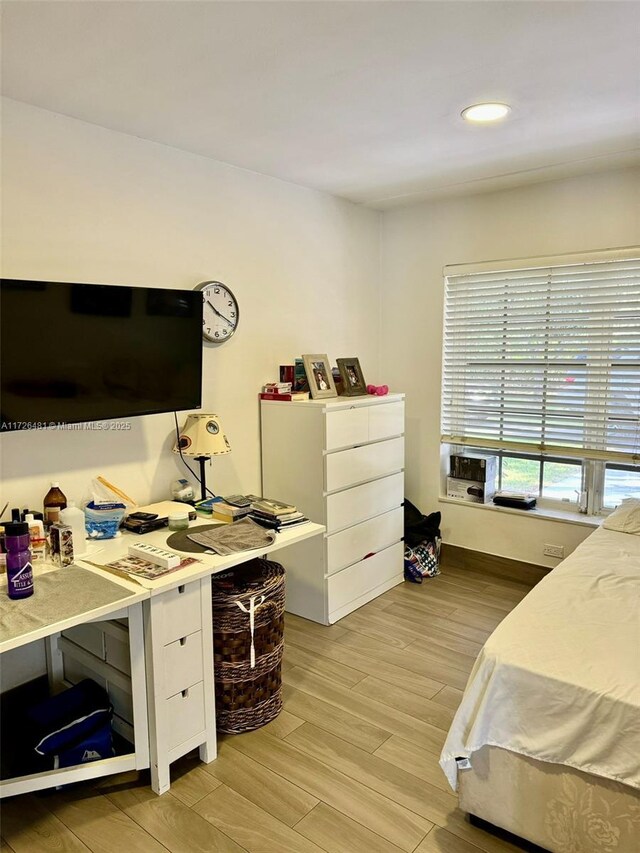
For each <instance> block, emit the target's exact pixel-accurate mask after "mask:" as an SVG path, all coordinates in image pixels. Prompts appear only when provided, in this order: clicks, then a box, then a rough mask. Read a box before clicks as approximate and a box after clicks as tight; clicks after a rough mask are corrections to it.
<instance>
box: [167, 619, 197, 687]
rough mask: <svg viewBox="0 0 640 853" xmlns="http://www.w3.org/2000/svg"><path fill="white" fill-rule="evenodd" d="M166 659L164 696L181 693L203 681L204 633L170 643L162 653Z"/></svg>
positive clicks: (190, 635)
mask: <svg viewBox="0 0 640 853" xmlns="http://www.w3.org/2000/svg"><path fill="white" fill-rule="evenodd" d="M162 654H163V657H164V695H165V697H167V698H169V697H170V696H173V695H175V694H176V693H179V692H180V691H181V690H184V689H185V688H187V687H191V685H192V684H196V682H198V681H202V679H203V671H202V631H196V633H195V634H189V635H188V636H186V637H181V638H180V639H179V640H175V641H174V642H173V643H169V645H168V646H165V647H164V649H163V651H162Z"/></svg>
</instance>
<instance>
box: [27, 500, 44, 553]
mask: <svg viewBox="0 0 640 853" xmlns="http://www.w3.org/2000/svg"><path fill="white" fill-rule="evenodd" d="M24 520H25V522H26V523H27V524H28V525H29V547H30V549H31V559H32V560H33V562H34V563H35V562H38V561H39V562H42V561H43V560H44V558H45V557H46V555H47V540H46V538H45V535H44V524H43V523H42V522H41V521H40V519H39V518H34V516H33V515H32V514H31V513H30V512H28V513H27V514H26V515H25V517H24Z"/></svg>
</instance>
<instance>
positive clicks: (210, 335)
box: [196, 281, 239, 344]
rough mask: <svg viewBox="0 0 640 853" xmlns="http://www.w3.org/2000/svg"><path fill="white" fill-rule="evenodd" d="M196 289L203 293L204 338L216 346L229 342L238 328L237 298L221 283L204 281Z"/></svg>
mask: <svg viewBox="0 0 640 853" xmlns="http://www.w3.org/2000/svg"><path fill="white" fill-rule="evenodd" d="M196 289H197V290H201V291H202V301H203V305H202V337H203V338H204V339H205V341H211V342H212V343H214V344H221V343H223V342H224V341H228V340H229V338H230V337H231V335H232V334H233V333H234V332H235V330H236V329H237V328H238V316H239V311H238V302H237V300H236V298H235V296H234V295H233V293H232V292H231V291H230V290H229V288H228V287H227V286H226V284H222V282H220V281H203V282H202V284H199V285H198V286H197V288H196Z"/></svg>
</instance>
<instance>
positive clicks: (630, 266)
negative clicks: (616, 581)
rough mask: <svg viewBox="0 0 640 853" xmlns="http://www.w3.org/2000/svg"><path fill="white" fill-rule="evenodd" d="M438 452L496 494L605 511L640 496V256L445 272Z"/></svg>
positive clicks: (637, 252) (636, 252) (612, 254)
mask: <svg viewBox="0 0 640 853" xmlns="http://www.w3.org/2000/svg"><path fill="white" fill-rule="evenodd" d="M445 283H446V298H445V319H444V354H443V381H442V441H443V442H445V443H448V444H454V445H466V446H471V447H475V448H480V449H483V450H485V451H486V450H491V451H493V452H496V453H498V454H499V455H500V483H501V487H502V488H503V489H511V490H514V491H528V492H531V493H533V494H536V495H538V496H539V497H540V498H541V499H542V500H543V501H546V500H548V501H552V502H555V501H561V502H565V503H566V502H567V501H573V502H578V501H580V500H581V501H582V506H583V510H584V509H585V508H587V509H588V511H590V512H599V511H600V510H601V509H603V508H605V509H608V508H612V507H613V506H614V505H615V503H614V501H617V502H619V501H620V500H621V499H622V497H624V496H627V493H628V492H630V493H633V494H635V493H640V482H639V480H638V470H639V469H638V468H637V467H636V466H637V465H638V463H640V249H633V250H617V251H609V252H600V253H596V254H593V255H590V256H582V257H580V258H578V257H576V256H565V257H564V258H557V259H544V260H541V261H528V262H526V261H523V262H511V263H498V264H483V265H480V266H474V267H467V266H465V267H455V268H454V267H448V268H447V269H446V270H445Z"/></svg>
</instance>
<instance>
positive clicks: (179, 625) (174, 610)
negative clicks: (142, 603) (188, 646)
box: [153, 582, 202, 646]
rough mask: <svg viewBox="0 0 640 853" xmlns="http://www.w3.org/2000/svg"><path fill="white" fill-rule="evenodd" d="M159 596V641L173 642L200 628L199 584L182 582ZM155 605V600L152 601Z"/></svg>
mask: <svg viewBox="0 0 640 853" xmlns="http://www.w3.org/2000/svg"><path fill="white" fill-rule="evenodd" d="M159 598H160V599H161V600H162V614H161V619H162V623H161V629H160V631H161V635H162V636H161V641H162V644H163V645H165V646H166V645H168V644H169V643H173V641H174V640H179V639H180V637H186V636H188V635H189V634H193V632H194V631H199V630H200V629H201V628H202V614H201V610H200V584H199V583H198V582H195V583H189V584H184V586H178V587H176V588H175V589H170V590H169V591H168V592H165V593H163V594H162V595H161V596H159ZM153 604H154V605H155V604H156V602H153Z"/></svg>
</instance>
